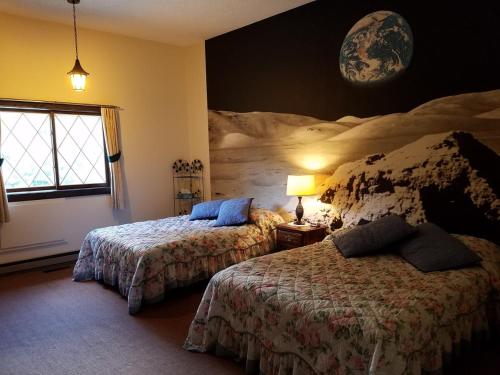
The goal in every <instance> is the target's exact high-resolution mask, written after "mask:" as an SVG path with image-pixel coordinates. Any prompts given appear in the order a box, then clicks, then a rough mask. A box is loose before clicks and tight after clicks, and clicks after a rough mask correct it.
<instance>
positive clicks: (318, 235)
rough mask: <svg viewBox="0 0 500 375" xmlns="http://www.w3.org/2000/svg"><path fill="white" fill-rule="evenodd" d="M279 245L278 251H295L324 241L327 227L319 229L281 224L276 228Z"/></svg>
mask: <svg viewBox="0 0 500 375" xmlns="http://www.w3.org/2000/svg"><path fill="white" fill-rule="evenodd" d="M276 228H277V230H278V232H277V238H278V244H277V250H286V249H293V248H294V247H300V246H306V245H310V244H312V243H315V242H319V241H322V240H323V238H325V236H326V229H327V226H326V225H321V226H319V227H313V226H309V225H306V226H295V225H290V224H279V225H277V226H276Z"/></svg>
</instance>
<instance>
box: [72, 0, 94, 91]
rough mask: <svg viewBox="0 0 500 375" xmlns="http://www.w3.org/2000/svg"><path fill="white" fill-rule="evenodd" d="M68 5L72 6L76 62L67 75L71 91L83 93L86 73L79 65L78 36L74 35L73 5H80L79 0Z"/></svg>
mask: <svg viewBox="0 0 500 375" xmlns="http://www.w3.org/2000/svg"><path fill="white" fill-rule="evenodd" d="M68 3H70V4H72V5H73V30H74V34H75V52H76V61H75V65H74V66H73V69H71V71H70V72H68V75H69V76H70V77H71V85H72V86H73V90H75V91H83V90H85V81H86V80H87V76H88V75H89V73H87V72H86V71H85V70H84V69H83V68H82V65H81V64H80V60H78V36H77V33H76V10H75V5H76V4H80V0H68Z"/></svg>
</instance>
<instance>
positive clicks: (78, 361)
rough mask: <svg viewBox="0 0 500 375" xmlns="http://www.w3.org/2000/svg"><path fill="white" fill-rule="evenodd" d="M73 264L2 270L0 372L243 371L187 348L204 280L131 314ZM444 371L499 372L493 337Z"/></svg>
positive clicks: (202, 374) (217, 374)
mask: <svg viewBox="0 0 500 375" xmlns="http://www.w3.org/2000/svg"><path fill="white" fill-rule="evenodd" d="M71 270H72V268H65V269H61V270H56V271H53V272H48V273H45V272H42V271H32V272H25V273H19V274H13V275H8V276H2V277H0V374H1V375H7V374H15V375H31V374H56V375H57V374H61V375H62V374H64V375H72V374H78V375H85V374H145V375H150V374H151V375H153V374H182V375H184V374H186V375H190V374H193V375H195V374H196V375H211V374H214V375H224V374H238V375H243V374H244V370H243V368H242V367H240V365H238V364H236V363H235V362H233V361H231V360H229V359H221V358H217V357H215V356H213V355H208V354H199V353H190V352H187V351H185V350H183V349H182V347H181V346H182V344H183V342H184V339H185V337H186V332H187V330H188V327H189V324H190V322H191V319H192V318H193V315H194V313H195V311H196V308H197V307H198V303H199V301H200V299H201V296H202V293H203V289H204V285H198V286H195V287H192V288H187V289H183V290H178V291H175V292H173V293H171V294H170V295H169V298H168V299H167V300H166V301H164V302H163V303H160V304H157V305H150V306H146V307H144V308H143V309H142V310H141V311H140V312H139V314H138V315H136V316H130V315H129V314H128V312H127V301H126V300H125V299H123V298H122V297H121V296H120V295H119V294H118V293H117V292H115V291H114V290H111V289H108V288H105V287H103V286H102V285H100V284H98V283H96V282H93V281H92V282H85V283H75V282H73V281H71ZM445 373H447V374H454V375H456V374H460V375H465V374H471V375H472V374H474V375H476V374H485V375H486V374H488V375H489V374H491V375H493V374H497V375H498V374H500V345H499V343H498V342H496V343H489V344H488V345H487V346H486V347H484V348H483V349H482V350H480V351H479V352H475V353H474V355H473V357H472V358H470V357H469V358H463V359H461V360H460V361H459V362H458V363H456V364H455V366H453V368H451V369H448V370H447V371H446V372H445Z"/></svg>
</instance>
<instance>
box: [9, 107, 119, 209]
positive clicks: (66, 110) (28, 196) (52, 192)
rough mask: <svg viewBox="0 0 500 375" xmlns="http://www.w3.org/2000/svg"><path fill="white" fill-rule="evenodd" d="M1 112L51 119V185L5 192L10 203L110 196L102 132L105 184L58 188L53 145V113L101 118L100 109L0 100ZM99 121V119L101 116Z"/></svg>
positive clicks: (58, 182) (54, 128) (57, 172)
mask: <svg viewBox="0 0 500 375" xmlns="http://www.w3.org/2000/svg"><path fill="white" fill-rule="evenodd" d="M0 111H2V112H8V111H10V112H30V113H47V114H48V115H49V120H50V132H51V138H52V157H53V161H54V163H53V168H54V182H55V184H54V185H52V186H39V187H28V188H17V189H6V192H7V198H8V201H9V202H21V201H31V200H39V199H54V198H67V197H79V196H87V195H103V194H105V195H109V194H111V176H110V171H109V163H108V162H107V160H108V153H107V150H106V140H105V135H104V129H103V139H102V142H103V143H102V144H103V149H104V165H105V166H104V170H105V174H106V182H105V183H102V184H78V185H60V181H59V165H58V155H57V153H58V151H57V142H56V123H55V121H56V120H55V115H56V114H72V115H97V116H101V107H100V106H97V105H82V104H70V103H51V102H28V101H18V100H2V99H0ZM101 120H102V117H101Z"/></svg>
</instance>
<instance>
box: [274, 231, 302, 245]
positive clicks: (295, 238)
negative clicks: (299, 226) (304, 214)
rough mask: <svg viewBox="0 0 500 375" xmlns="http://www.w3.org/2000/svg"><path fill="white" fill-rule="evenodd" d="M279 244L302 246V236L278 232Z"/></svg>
mask: <svg viewBox="0 0 500 375" xmlns="http://www.w3.org/2000/svg"><path fill="white" fill-rule="evenodd" d="M278 242H280V243H282V244H284V245H290V246H293V247H297V246H302V234H300V233H293V232H286V231H281V230H278Z"/></svg>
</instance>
